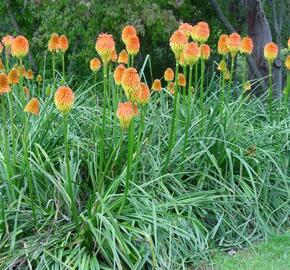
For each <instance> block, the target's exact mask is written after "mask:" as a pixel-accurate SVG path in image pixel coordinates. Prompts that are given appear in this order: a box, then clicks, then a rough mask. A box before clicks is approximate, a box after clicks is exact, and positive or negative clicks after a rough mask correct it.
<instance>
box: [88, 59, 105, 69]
mask: <svg viewBox="0 0 290 270" xmlns="http://www.w3.org/2000/svg"><path fill="white" fill-rule="evenodd" d="M101 66H102V63H101V60H100V59H99V58H97V57H95V58H93V59H91V60H90V69H91V71H92V72H97V71H99V69H100V68H101Z"/></svg>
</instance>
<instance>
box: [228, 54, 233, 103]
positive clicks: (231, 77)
mask: <svg viewBox="0 0 290 270" xmlns="http://www.w3.org/2000/svg"><path fill="white" fill-rule="evenodd" d="M234 66H235V55H232V59H231V73H230V80H229V87H228V92H227V93H226V102H227V103H228V101H229V100H228V97H229V95H230V93H231V88H232V82H233V76H234Z"/></svg>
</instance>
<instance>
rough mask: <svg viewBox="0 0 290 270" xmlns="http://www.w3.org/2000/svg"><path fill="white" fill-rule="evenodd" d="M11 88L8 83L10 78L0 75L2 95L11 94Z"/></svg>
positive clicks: (0, 91)
mask: <svg viewBox="0 0 290 270" xmlns="http://www.w3.org/2000/svg"><path fill="white" fill-rule="evenodd" d="M10 90H11V89H10V86H9V83H8V78H7V75H6V74H5V73H1V74H0V95H2V94H5V93H9V92H10Z"/></svg>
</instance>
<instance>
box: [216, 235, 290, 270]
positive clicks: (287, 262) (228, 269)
mask: <svg viewBox="0 0 290 270" xmlns="http://www.w3.org/2000/svg"><path fill="white" fill-rule="evenodd" d="M214 264H215V266H214V267H213V269H215V270H232V269H237V270H250V269H255V270H288V269H290V233H286V234H284V235H274V236H270V237H269V239H267V241H266V242H262V243H256V244H254V245H253V246H252V247H251V248H248V249H246V250H243V251H238V252H237V254H236V255H235V256H228V255H221V254H220V255H216V256H215V259H214Z"/></svg>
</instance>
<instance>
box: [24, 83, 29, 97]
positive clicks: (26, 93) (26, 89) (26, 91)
mask: <svg viewBox="0 0 290 270" xmlns="http://www.w3.org/2000/svg"><path fill="white" fill-rule="evenodd" d="M23 91H24V94H25V95H26V96H27V97H29V96H30V91H29V89H28V87H27V86H24V87H23Z"/></svg>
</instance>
